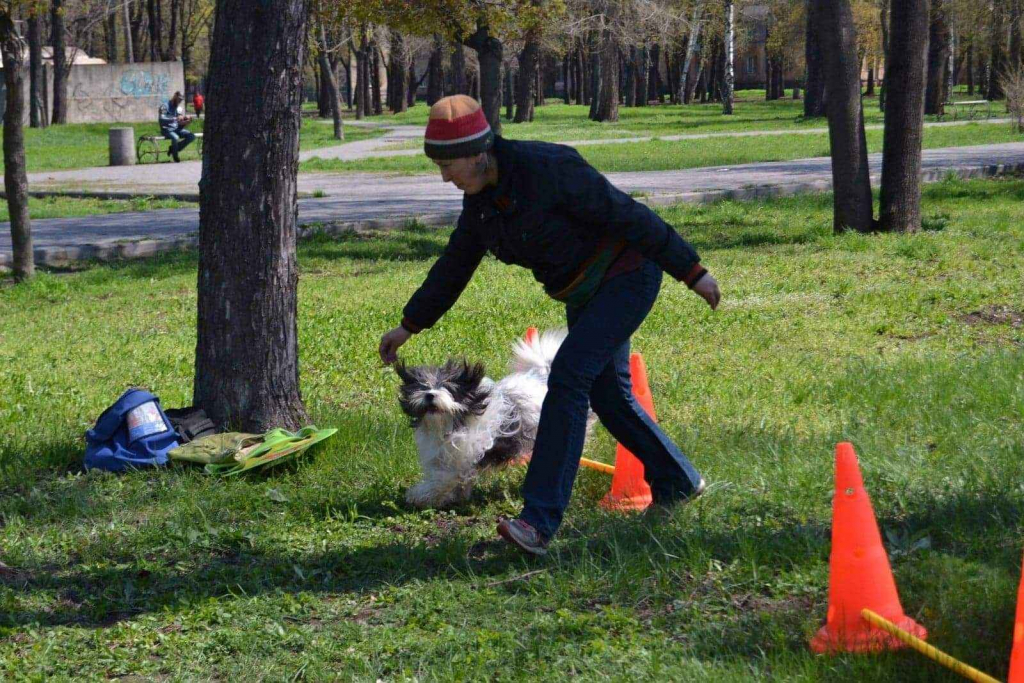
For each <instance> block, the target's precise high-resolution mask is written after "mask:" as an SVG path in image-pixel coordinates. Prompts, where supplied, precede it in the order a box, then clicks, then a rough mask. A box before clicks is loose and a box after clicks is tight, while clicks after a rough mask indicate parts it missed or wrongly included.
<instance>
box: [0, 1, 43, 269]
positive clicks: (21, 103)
mask: <svg viewBox="0 0 1024 683" xmlns="http://www.w3.org/2000/svg"><path fill="white" fill-rule="evenodd" d="M24 46H25V41H24V40H23V39H22V38H21V36H20V35H18V30H17V29H16V28H15V26H14V22H13V20H12V19H11V16H10V15H9V14H7V13H6V11H0V56H2V57H3V62H4V69H3V72H4V87H5V88H6V89H7V109H6V111H5V112H4V141H3V144H4V190H5V191H6V192H7V211H8V213H9V215H10V221H11V245H12V247H13V251H14V254H13V256H14V278H15V279H16V280H24V279H26V278H30V277H32V275H33V273H34V272H35V265H34V263H33V260H32V226H31V223H30V221H29V218H28V175H27V174H26V172H25V130H24V123H23V121H24V118H25V92H24V90H23V88H24V82H25V55H24V49H25V48H24Z"/></svg>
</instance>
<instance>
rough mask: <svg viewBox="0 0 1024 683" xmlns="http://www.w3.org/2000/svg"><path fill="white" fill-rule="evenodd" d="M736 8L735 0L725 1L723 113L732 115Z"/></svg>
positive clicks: (734, 78)
mask: <svg viewBox="0 0 1024 683" xmlns="http://www.w3.org/2000/svg"><path fill="white" fill-rule="evenodd" d="M735 13H736V6H735V3H734V2H733V0H725V42H724V45H723V49H724V50H725V74H724V78H723V79H722V113H723V114H726V115H730V114H732V108H733V84H734V83H735V81H736V76H735V74H734V73H733V69H734V65H733V62H735V61H736V17H735Z"/></svg>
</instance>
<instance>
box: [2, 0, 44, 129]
mask: <svg viewBox="0 0 1024 683" xmlns="http://www.w3.org/2000/svg"><path fill="white" fill-rule="evenodd" d="M28 55H29V67H28V72H29V86H28V90H29V106H30V107H31V109H30V110H29V125H30V126H31V127H32V128H45V127H46V124H47V123H48V120H47V111H46V107H44V106H43V88H45V87H46V84H45V83H44V82H43V22H42V19H41V18H40V17H39V15H38V14H35V13H33V14H31V15H29V17H28ZM5 63H6V62H5Z"/></svg>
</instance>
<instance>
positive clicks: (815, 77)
mask: <svg viewBox="0 0 1024 683" xmlns="http://www.w3.org/2000/svg"><path fill="white" fill-rule="evenodd" d="M821 28H822V27H821V19H820V17H819V10H818V0H808V3H807V26H806V30H807V45H806V59H807V87H806V88H805V93H804V118H808V119H810V118H818V117H820V116H824V115H825V100H826V96H825V52H824V43H823V41H822V31H821Z"/></svg>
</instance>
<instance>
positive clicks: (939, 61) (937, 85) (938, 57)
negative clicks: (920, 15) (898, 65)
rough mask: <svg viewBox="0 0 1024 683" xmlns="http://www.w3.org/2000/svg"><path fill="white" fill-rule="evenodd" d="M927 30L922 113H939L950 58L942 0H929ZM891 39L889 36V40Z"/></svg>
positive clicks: (944, 95)
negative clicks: (926, 60)
mask: <svg viewBox="0 0 1024 683" xmlns="http://www.w3.org/2000/svg"><path fill="white" fill-rule="evenodd" d="M897 4H898V3H897ZM902 9H904V10H905V9H906V8H902ZM892 13H893V15H895V14H896V7H895V6H894V7H893V8H892ZM894 28H895V27H894ZM928 32H929V38H928V81H927V88H926V91H925V102H924V113H925V114H941V113H942V110H943V103H944V102H945V101H946V63H947V61H948V60H949V58H950V50H949V37H950V30H949V24H948V23H947V21H946V8H945V7H944V6H943V0H932V2H931V19H930V21H929V28H928ZM893 39H894V38H890V40H893Z"/></svg>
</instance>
